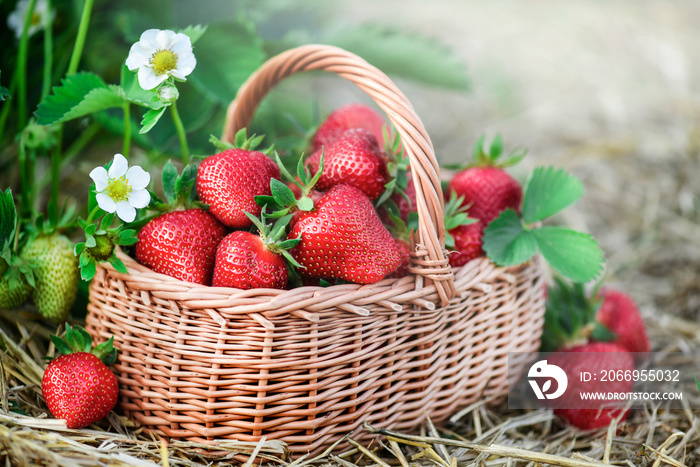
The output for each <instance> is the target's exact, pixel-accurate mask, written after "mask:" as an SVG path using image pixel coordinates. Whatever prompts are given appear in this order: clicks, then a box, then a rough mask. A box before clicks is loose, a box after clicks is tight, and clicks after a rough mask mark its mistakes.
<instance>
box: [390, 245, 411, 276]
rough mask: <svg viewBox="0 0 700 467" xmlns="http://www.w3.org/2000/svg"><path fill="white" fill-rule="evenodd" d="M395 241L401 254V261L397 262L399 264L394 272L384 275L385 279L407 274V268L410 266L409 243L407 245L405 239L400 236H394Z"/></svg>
mask: <svg viewBox="0 0 700 467" xmlns="http://www.w3.org/2000/svg"><path fill="white" fill-rule="evenodd" d="M395 241H396V246H397V247H398V249H399V253H400V254H401V263H399V266H398V267H397V268H396V270H395V271H394V272H392V273H390V274H388V275H387V276H386V277H387V279H389V278H391V279H394V278H396V279H398V278H399V277H403V276H405V275H406V274H408V268H409V267H411V245H409V243H408V242H407V241H406V240H404V239H401V238H396V239H395Z"/></svg>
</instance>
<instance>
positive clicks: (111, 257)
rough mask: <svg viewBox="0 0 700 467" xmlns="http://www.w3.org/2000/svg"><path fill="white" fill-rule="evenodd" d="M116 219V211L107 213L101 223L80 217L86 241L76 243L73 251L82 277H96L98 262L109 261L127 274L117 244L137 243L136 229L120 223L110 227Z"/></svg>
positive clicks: (128, 244) (85, 279) (88, 278)
mask: <svg viewBox="0 0 700 467" xmlns="http://www.w3.org/2000/svg"><path fill="white" fill-rule="evenodd" d="M113 221H114V213H109V214H106V215H105V216H104V217H103V218H102V219H101V220H100V223H99V224H96V223H88V222H87V221H85V220H83V219H79V220H78V222H79V223H80V225H81V227H82V228H83V230H84V231H85V241H84V242H79V243H77V244H76V245H75V247H74V250H73V253H74V254H75V256H77V257H78V265H79V267H80V277H81V278H82V279H83V280H84V281H89V280H91V279H92V278H93V277H95V273H96V272H97V263H101V262H107V263H109V264H111V265H112V266H113V267H114V269H116V270H117V271H119V272H121V273H122V274H126V273H127V272H128V270H127V268H126V265H125V264H124V262H123V261H122V260H121V259H120V258H119V257H118V256H117V246H130V245H133V244H134V243H136V240H137V237H136V230H135V229H132V228H125V226H124V225H122V224H119V225H117V226H116V227H110V226H111V224H112V223H113Z"/></svg>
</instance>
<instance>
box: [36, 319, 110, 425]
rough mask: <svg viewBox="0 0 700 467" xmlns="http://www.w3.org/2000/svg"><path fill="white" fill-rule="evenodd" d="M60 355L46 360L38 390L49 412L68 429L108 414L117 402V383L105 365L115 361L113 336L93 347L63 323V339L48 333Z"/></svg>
mask: <svg viewBox="0 0 700 467" xmlns="http://www.w3.org/2000/svg"><path fill="white" fill-rule="evenodd" d="M51 340H52V341H53V343H54V344H55V345H56V348H57V349H58V350H59V351H60V352H61V353H62V354H63V355H61V356H60V357H58V358H56V359H54V360H52V361H51V363H49V365H48V366H47V368H46V370H45V371H44V375H43V377H42V379H41V393H42V395H43V397H44V401H46V405H47V406H48V408H49V411H50V412H51V414H52V415H53V416H54V417H56V418H60V419H64V420H65V421H66V425H67V426H68V428H83V427H85V426H88V425H90V424H91V423H94V422H97V421H99V420H101V419H102V418H104V417H105V416H107V414H108V413H109V412H110V411H111V410H112V409H113V408H114V406H115V405H116V403H117V397H118V395H119V386H118V384H117V378H116V376H114V373H112V371H111V370H110V369H109V368H108V367H107V364H111V363H114V361H115V360H116V350H115V349H114V347H113V345H112V339H111V338H110V340H108V341H107V342H104V343H102V344H100V345H98V346H97V347H95V348H92V339H91V338H90V335H89V334H88V333H87V332H86V331H85V330H84V329H82V328H80V327H75V328H73V327H71V326H70V325H68V324H67V325H66V340H65V341H63V340H61V339H59V338H58V337H56V336H51Z"/></svg>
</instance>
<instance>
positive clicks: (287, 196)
mask: <svg viewBox="0 0 700 467" xmlns="http://www.w3.org/2000/svg"><path fill="white" fill-rule="evenodd" d="M270 190H271V191H272V197H273V198H274V199H275V201H276V202H277V204H279V205H281V206H291V205H293V204H295V203H296V201H297V200H296V197H295V196H294V192H293V191H292V189H291V188H289V187H288V186H287V185H285V184H284V183H282V182H280V181H279V180H277V179H276V178H273V179H271V180H270Z"/></svg>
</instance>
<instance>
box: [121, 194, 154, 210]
mask: <svg viewBox="0 0 700 467" xmlns="http://www.w3.org/2000/svg"><path fill="white" fill-rule="evenodd" d="M127 201H128V202H129V204H131V205H132V206H133V207H135V208H136V209H141V208H145V207H146V206H148V204H149V203H150V202H151V194H150V193H149V192H148V190H135V191H132V192H131V193H129V198H128V199H127Z"/></svg>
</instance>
